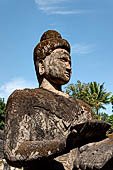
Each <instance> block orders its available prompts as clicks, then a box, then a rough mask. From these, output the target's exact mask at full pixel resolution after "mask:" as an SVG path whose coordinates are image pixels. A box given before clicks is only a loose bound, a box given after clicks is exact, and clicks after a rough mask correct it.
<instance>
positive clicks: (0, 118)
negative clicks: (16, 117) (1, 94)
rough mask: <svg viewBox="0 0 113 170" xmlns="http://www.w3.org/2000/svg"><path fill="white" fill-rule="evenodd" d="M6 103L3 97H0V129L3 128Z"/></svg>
mask: <svg viewBox="0 0 113 170" xmlns="http://www.w3.org/2000/svg"><path fill="white" fill-rule="evenodd" d="M5 109H6V104H5V102H4V99H2V98H0V130H3V128H4V121H5V113H6V111H5Z"/></svg>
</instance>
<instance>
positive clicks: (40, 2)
mask: <svg viewBox="0 0 113 170" xmlns="http://www.w3.org/2000/svg"><path fill="white" fill-rule="evenodd" d="M62 2H69V0H35V3H36V4H37V6H38V8H39V9H40V10H41V11H42V12H44V13H46V14H48V15H51V14H57V15H72V14H83V13H88V12H89V11H87V10H69V9H66V8H65V4H63V7H61V3H62Z"/></svg>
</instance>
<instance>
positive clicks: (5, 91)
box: [0, 78, 36, 101]
mask: <svg viewBox="0 0 113 170" xmlns="http://www.w3.org/2000/svg"><path fill="white" fill-rule="evenodd" d="M35 87H36V84H35V83H34V82H30V81H26V80H24V79H23V78H16V79H13V80H11V81H10V82H7V83H5V84H3V85H2V86H1V87H0V97H1V98H5V101H6V100H7V98H8V96H9V95H10V94H11V93H12V92H13V91H14V90H16V89H24V88H35Z"/></svg>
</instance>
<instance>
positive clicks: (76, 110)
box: [4, 89, 92, 166]
mask: <svg viewBox="0 0 113 170" xmlns="http://www.w3.org/2000/svg"><path fill="white" fill-rule="evenodd" d="M70 108H71V109H70ZM91 115H92V113H91V112H89V108H85V107H84V106H82V105H81V104H79V102H77V101H76V100H75V99H74V98H72V97H69V98H65V97H64V96H60V95H57V94H55V93H53V92H50V91H48V90H44V89H33V90H30V89H25V90H18V91H15V92H14V93H13V94H12V95H11V96H10V97H9V99H8V103H7V117H6V122H7V124H6V126H5V140H4V153H5V158H6V159H7V160H9V163H11V164H12V165H14V166H24V165H25V164H26V163H28V162H30V161H31V160H40V159H41V158H45V157H49V158H55V157H56V156H58V155H61V154H63V153H65V152H69V150H70V148H66V140H67V136H68V135H69V134H70V133H71V131H70V127H71V126H74V125H76V124H77V123H80V122H84V121H85V120H88V119H89V120H90V119H92V116H91ZM68 146H69V145H68ZM70 146H71V143H70ZM71 149H72V148H71ZM15 163H16V164H15Z"/></svg>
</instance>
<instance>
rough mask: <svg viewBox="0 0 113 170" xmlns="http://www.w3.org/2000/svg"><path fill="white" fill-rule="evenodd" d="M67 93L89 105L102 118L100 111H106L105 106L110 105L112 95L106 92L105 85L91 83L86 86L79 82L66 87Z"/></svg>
mask: <svg viewBox="0 0 113 170" xmlns="http://www.w3.org/2000/svg"><path fill="white" fill-rule="evenodd" d="M66 93H68V94H69V95H71V96H73V97H75V98H78V99H81V100H83V101H84V102H86V103H87V104H89V105H90V106H91V108H92V110H93V112H94V113H96V115H98V116H100V115H99V110H100V109H101V108H102V109H106V108H105V106H104V105H105V104H108V103H110V97H109V96H110V95H111V93H107V92H106V89H104V83H103V84H99V83H97V82H91V83H87V84H86V83H81V82H80V81H79V80H78V81H77V83H76V84H69V85H68V86H67V87H66Z"/></svg>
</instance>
